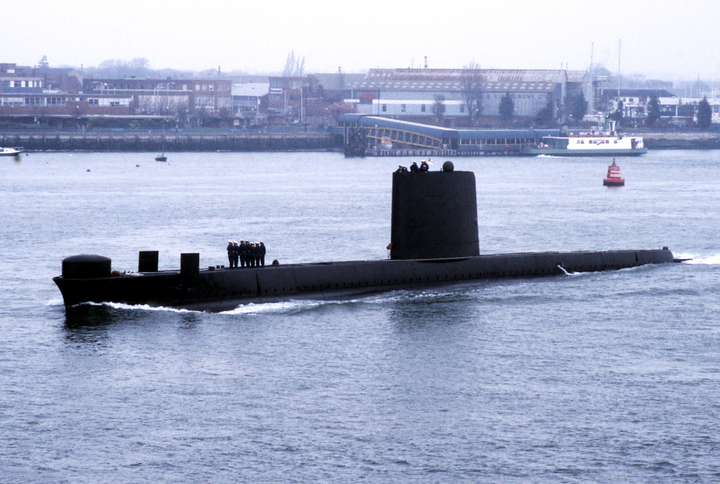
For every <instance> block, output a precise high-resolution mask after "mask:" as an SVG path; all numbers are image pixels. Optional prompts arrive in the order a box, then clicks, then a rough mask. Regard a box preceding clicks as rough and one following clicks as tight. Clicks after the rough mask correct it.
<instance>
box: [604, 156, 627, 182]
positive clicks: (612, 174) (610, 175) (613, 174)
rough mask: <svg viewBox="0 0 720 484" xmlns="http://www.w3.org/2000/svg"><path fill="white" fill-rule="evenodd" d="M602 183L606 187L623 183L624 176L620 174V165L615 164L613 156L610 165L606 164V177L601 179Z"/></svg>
mask: <svg viewBox="0 0 720 484" xmlns="http://www.w3.org/2000/svg"><path fill="white" fill-rule="evenodd" d="M603 185H605V186H606V187H621V186H624V185H625V178H623V177H622V176H621V175H620V167H619V166H617V165H616V164H615V158H613V162H612V165H610V166H608V172H607V177H606V178H604V179H603Z"/></svg>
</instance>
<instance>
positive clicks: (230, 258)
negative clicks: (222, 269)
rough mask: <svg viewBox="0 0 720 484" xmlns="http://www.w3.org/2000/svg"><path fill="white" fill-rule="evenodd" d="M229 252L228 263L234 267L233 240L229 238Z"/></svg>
mask: <svg viewBox="0 0 720 484" xmlns="http://www.w3.org/2000/svg"><path fill="white" fill-rule="evenodd" d="M227 253H228V265H229V266H230V267H232V264H233V241H232V240H228V246H227Z"/></svg>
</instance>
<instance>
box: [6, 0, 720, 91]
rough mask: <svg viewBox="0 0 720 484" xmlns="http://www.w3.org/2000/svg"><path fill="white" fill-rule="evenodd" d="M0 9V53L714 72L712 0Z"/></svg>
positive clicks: (318, 1) (230, 66)
mask: <svg viewBox="0 0 720 484" xmlns="http://www.w3.org/2000/svg"><path fill="white" fill-rule="evenodd" d="M15 5H17V6H16V7H14V8H15V9H16V10H17V11H16V12H15V13H12V12H11V10H13V7H10V8H3V10H4V12H5V15H4V16H3V17H4V18H5V21H4V22H3V29H2V33H1V34H0V35H2V43H1V47H0V52H1V54H2V55H1V56H0V62H16V63H18V64H21V65H36V64H37V63H38V62H39V60H40V59H41V58H42V56H43V55H46V56H47V57H48V60H49V62H50V65H51V66H61V65H70V66H78V67H79V66H80V65H81V64H82V65H84V66H86V67H87V66H97V65H98V64H100V63H101V62H102V61H104V60H108V59H119V60H125V61H129V60H131V59H133V58H137V57H144V58H146V59H148V60H149V61H150V66H151V67H152V68H156V69H159V68H165V67H170V68H177V69H192V70H196V71H200V70H205V69H217V67H218V66H220V67H221V68H222V70H223V71H225V72H227V71H230V70H235V69H240V70H245V71H248V72H278V71H281V70H282V68H283V66H284V64H285V59H286V57H287V54H288V53H289V52H290V51H291V50H294V51H295V53H296V55H300V56H304V57H305V61H306V62H305V67H306V72H336V71H337V69H338V67H342V69H343V71H345V72H361V71H364V70H366V69H369V68H373V67H384V68H392V67H411V66H414V67H422V66H423V64H424V57H425V56H427V58H428V66H429V67H431V68H459V67H462V66H464V65H466V64H468V63H469V62H471V61H474V62H476V63H478V64H479V65H480V66H481V67H484V68H498V69H501V68H507V69H511V68H529V69H557V68H559V67H560V66H561V65H564V64H565V63H567V64H568V67H569V68H570V69H585V68H587V67H588V66H589V65H590V54H591V44H593V43H594V60H595V63H602V64H604V65H605V67H607V68H608V69H610V70H611V71H616V70H617V67H618V41H619V40H621V39H622V51H621V55H622V57H621V71H622V73H623V74H624V75H626V74H631V73H640V74H644V75H646V76H647V77H662V78H665V79H669V80H675V79H695V78H696V77H697V76H698V74H699V75H700V77H701V78H702V79H705V80H714V79H716V78H718V77H720V55H719V54H718V46H719V45H720V28H718V27H717V25H716V24H717V23H718V21H720V2H718V1H717V0H686V1H678V0H656V1H649V0H636V1H616V0H605V1H592V2H591V1H584V0H574V1H572V0H552V1H530V0H524V1H521V0H502V1H492V2H490V1H478V0H475V1H471V0H443V1H434V2H430V1H422V0H420V1H417V0H416V1H406V0H401V1H393V0H384V1H379V0H363V1H358V2H347V1H337V0H335V1H326V0H304V1H286V0H275V1H269V0H266V1H259V0H240V1H237V0H235V1H225V0H216V1H198V0H196V1H188V2H177V1H172V2H171V1H167V0H144V1H140V0H125V1H123V2H120V3H117V2H114V3H112V2H111V3H103V2H88V1H80V0H65V1H63V2H58V1H57V0H53V1H49V0H32V1H31V2H24V3H23V4H22V6H20V3H16V4H15Z"/></svg>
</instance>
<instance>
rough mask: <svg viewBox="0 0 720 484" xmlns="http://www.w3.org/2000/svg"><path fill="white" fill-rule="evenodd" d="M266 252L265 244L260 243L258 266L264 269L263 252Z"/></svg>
mask: <svg viewBox="0 0 720 484" xmlns="http://www.w3.org/2000/svg"><path fill="white" fill-rule="evenodd" d="M266 251H267V250H266V249H265V242H260V247H259V249H258V252H259V253H260V265H261V266H262V267H265V252H266Z"/></svg>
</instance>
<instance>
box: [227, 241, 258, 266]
mask: <svg viewBox="0 0 720 484" xmlns="http://www.w3.org/2000/svg"><path fill="white" fill-rule="evenodd" d="M227 253H228V262H229V263H230V267H231V268H232V267H238V262H239V263H240V267H264V266H265V244H264V243H263V242H248V241H247V240H241V241H240V243H239V244H238V242H237V240H228V246H227Z"/></svg>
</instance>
